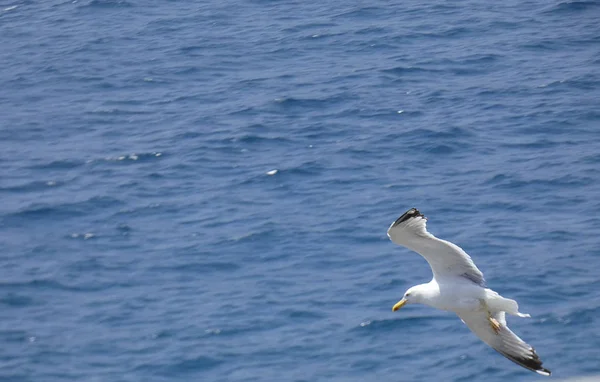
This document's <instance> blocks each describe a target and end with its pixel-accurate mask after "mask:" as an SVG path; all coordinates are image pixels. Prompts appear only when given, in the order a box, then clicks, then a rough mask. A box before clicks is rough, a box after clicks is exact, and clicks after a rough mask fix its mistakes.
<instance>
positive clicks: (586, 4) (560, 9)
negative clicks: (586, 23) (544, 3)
mask: <svg viewBox="0 0 600 382" xmlns="http://www.w3.org/2000/svg"><path fill="white" fill-rule="evenodd" d="M598 6H600V2H598V1H563V2H560V3H558V4H555V5H553V6H552V7H550V8H547V9H546V10H545V11H544V13H569V12H582V11H586V10H590V9H593V8H597V7H598Z"/></svg>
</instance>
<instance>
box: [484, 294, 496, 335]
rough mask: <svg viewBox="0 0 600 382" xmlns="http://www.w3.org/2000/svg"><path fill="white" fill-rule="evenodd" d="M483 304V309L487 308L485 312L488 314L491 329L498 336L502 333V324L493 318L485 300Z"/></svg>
mask: <svg viewBox="0 0 600 382" xmlns="http://www.w3.org/2000/svg"><path fill="white" fill-rule="evenodd" d="M481 304H482V305H483V307H484V308H485V311H486V313H487V316H488V321H489V323H490V327H491V328H492V330H493V331H494V333H496V334H498V333H500V323H499V322H498V320H496V319H495V318H494V317H493V316H492V312H490V308H489V307H488V305H487V304H486V302H485V301H484V300H481Z"/></svg>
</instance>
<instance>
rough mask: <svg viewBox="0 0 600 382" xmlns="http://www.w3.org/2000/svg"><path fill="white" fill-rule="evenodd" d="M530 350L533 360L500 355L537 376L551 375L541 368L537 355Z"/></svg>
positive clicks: (548, 371)
mask: <svg viewBox="0 0 600 382" xmlns="http://www.w3.org/2000/svg"><path fill="white" fill-rule="evenodd" d="M531 350H532V353H533V358H518V357H515V356H512V355H510V354H505V353H501V354H502V355H503V356H505V357H506V358H508V359H510V360H511V361H513V362H514V363H516V364H518V365H521V366H523V367H524V368H526V369H529V370H531V371H535V372H536V373H538V374H541V375H546V376H550V375H552V372H551V371H550V370H548V369H546V368H544V367H543V366H542V361H541V360H540V358H539V357H538V355H537V354H536V353H535V350H533V348H532V349H531Z"/></svg>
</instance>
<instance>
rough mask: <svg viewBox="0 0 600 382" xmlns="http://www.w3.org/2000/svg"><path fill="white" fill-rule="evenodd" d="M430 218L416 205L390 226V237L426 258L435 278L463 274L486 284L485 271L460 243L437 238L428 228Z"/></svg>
mask: <svg viewBox="0 0 600 382" xmlns="http://www.w3.org/2000/svg"><path fill="white" fill-rule="evenodd" d="M426 222H427V219H426V218H425V216H423V214H421V213H420V212H419V210H417V209H416V208H411V209H410V210H408V211H407V212H405V213H404V214H403V215H402V216H400V217H399V218H398V219H397V220H396V221H395V222H394V223H392V225H391V226H390V228H389V229H388V232H387V234H388V237H389V238H390V239H391V240H392V241H393V242H394V243H396V244H398V245H401V246H403V247H406V248H408V249H411V250H413V251H415V252H417V253H418V254H420V255H421V256H423V257H424V258H425V260H427V262H428V263H429V265H430V266H431V270H432V271H433V275H434V277H435V278H436V279H440V278H444V277H447V276H457V277H463V278H465V279H467V280H470V281H472V282H474V283H475V284H477V285H479V286H481V287H485V279H484V277H483V273H481V271H480V270H479V269H478V268H477V266H475V263H473V260H472V259H471V257H470V256H469V255H468V254H467V253H466V252H465V251H463V249H462V248H460V247H459V246H458V245H456V244H454V243H451V242H449V241H446V240H442V239H438V238H437V237H435V236H433V235H432V234H430V233H429V232H427V226H426V224H427V223H426Z"/></svg>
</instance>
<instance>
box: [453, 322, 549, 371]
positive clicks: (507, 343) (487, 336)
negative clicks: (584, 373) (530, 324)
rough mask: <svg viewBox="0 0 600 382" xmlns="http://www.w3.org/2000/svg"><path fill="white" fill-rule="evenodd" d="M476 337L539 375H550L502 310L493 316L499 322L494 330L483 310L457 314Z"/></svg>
mask: <svg viewBox="0 0 600 382" xmlns="http://www.w3.org/2000/svg"><path fill="white" fill-rule="evenodd" d="M458 316H459V317H460V319H461V320H462V321H463V322H464V323H465V324H466V325H467V326H468V327H469V329H471V331H472V332H473V333H475V335H476V336H477V337H479V338H480V339H481V340H482V341H483V342H485V343H486V344H488V345H489V346H491V347H492V348H493V349H494V350H496V351H497V352H498V353H500V354H502V355H503V356H505V357H506V358H508V359H510V360H511V361H513V362H514V363H516V364H518V365H521V366H523V367H524V368H527V369H529V370H531V371H535V372H536V373H538V374H541V375H550V370H548V369H545V368H544V367H542V361H541V360H540V357H538V355H537V354H536V352H535V349H534V348H533V347H531V345H529V344H527V343H526V342H525V341H523V340H522V339H520V338H519V337H518V336H517V335H516V334H515V333H513V332H512V331H511V330H510V329H509V328H508V326H506V320H505V318H504V312H498V313H496V314H495V315H494V318H495V319H496V320H497V321H498V323H499V329H497V330H495V329H494V328H492V325H491V324H490V321H489V318H488V316H487V314H486V313H485V312H469V313H461V314H459V315H458Z"/></svg>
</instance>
